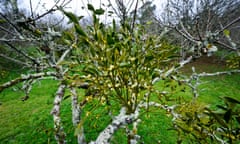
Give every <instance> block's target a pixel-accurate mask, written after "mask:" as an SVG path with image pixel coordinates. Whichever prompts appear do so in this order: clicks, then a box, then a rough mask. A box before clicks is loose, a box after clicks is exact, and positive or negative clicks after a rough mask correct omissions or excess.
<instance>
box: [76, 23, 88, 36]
mask: <svg viewBox="0 0 240 144" xmlns="http://www.w3.org/2000/svg"><path fill="white" fill-rule="evenodd" d="M74 27H75V29H76V32H77V33H78V34H79V35H81V36H84V37H86V36H87V35H86V33H85V32H84V31H83V30H82V28H81V27H80V26H79V25H77V24H75V25H74Z"/></svg>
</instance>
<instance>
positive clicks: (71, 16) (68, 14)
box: [63, 11, 79, 24]
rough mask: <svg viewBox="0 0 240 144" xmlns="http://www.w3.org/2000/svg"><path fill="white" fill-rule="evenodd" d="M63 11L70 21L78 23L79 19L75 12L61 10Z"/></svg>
mask: <svg viewBox="0 0 240 144" xmlns="http://www.w3.org/2000/svg"><path fill="white" fill-rule="evenodd" d="M63 13H64V14H65V15H66V16H67V17H68V18H69V19H70V21H71V22H73V23H75V24H78V21H79V19H78V17H77V16H76V15H75V14H73V13H72V12H66V11H63Z"/></svg>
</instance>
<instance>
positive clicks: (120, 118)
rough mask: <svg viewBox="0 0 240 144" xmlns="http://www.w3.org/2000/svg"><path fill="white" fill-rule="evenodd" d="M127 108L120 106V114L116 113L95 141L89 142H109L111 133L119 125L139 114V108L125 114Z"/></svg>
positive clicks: (131, 121)
mask: <svg viewBox="0 0 240 144" xmlns="http://www.w3.org/2000/svg"><path fill="white" fill-rule="evenodd" d="M126 112H127V109H126V108H125V107H123V108H121V110H120V114H119V115H117V116H116V117H115V118H114V119H113V121H112V123H111V124H109V125H108V126H107V127H106V128H105V129H104V130H103V131H102V132H101V133H100V134H99V135H98V137H97V140H96V141H95V142H91V144H109V143H110V140H111V138H112V136H113V134H114V133H115V132H116V131H117V130H118V129H119V128H121V127H123V126H126V125H128V124H131V123H133V122H134V121H135V120H136V119H137V118H138V116H139V108H137V109H136V111H135V113H132V114H130V115H127V114H126Z"/></svg>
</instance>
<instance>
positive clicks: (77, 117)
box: [70, 87, 86, 144]
mask: <svg viewBox="0 0 240 144" xmlns="http://www.w3.org/2000/svg"><path fill="white" fill-rule="evenodd" d="M70 91H71V94H72V122H73V126H74V127H75V128H76V127H77V126H78V125H79V124H80V121H81V109H80V106H79V103H78V96H77V92H76V89H75V88H73V87H71V88H70ZM77 140H78V144H85V143H86V141H85V135H84V129H83V126H81V128H80V131H79V132H78V133H77Z"/></svg>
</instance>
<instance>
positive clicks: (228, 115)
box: [223, 109, 232, 123]
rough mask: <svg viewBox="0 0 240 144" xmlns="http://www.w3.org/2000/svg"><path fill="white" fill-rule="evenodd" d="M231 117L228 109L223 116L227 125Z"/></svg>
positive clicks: (230, 110) (230, 111)
mask: <svg viewBox="0 0 240 144" xmlns="http://www.w3.org/2000/svg"><path fill="white" fill-rule="evenodd" d="M231 117H232V109H229V110H228V111H227V112H226V113H225V114H224V116H223V118H224V120H225V121H226V122H227V123H228V122H229V120H230V119H231Z"/></svg>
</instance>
